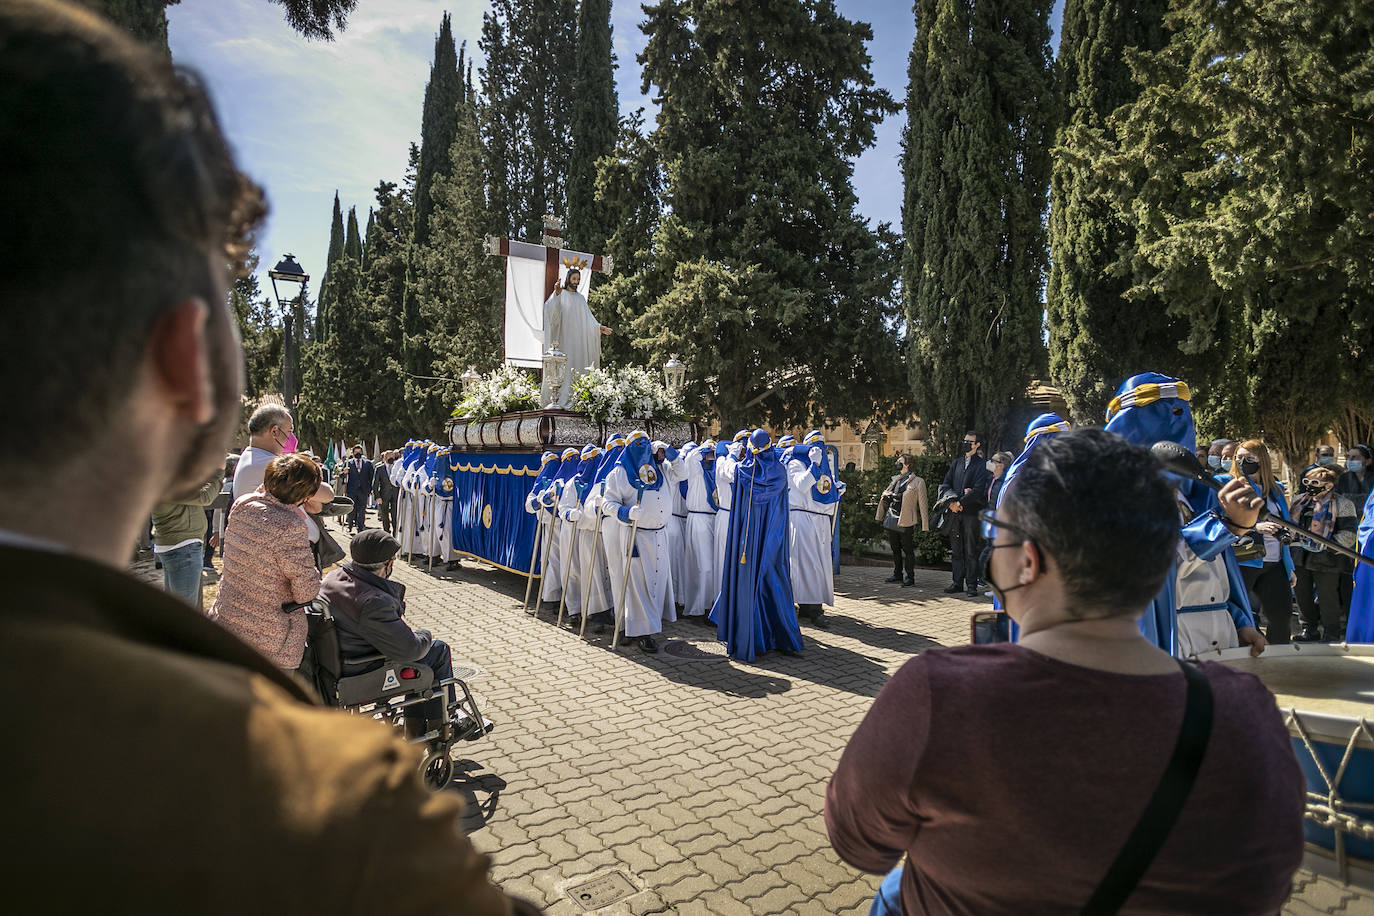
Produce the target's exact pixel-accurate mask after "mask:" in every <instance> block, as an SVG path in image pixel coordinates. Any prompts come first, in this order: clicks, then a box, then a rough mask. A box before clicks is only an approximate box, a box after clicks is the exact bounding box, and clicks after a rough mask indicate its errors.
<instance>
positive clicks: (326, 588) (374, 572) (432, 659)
mask: <svg viewBox="0 0 1374 916" xmlns="http://www.w3.org/2000/svg"><path fill="white" fill-rule="evenodd" d="M400 549H401V544H400V542H399V541H397V540H396V539H395V538H394V537H392V536H391V535H389V534H387V533H386V532H385V531H382V530H381V529H379V528H369V529H368V530H367V531H364V532H363V533H362V534H360V535H358V536H357V537H355V538H353V541H352V542H351V543H350V544H349V545H348V552H349V554H350V555H352V557H353V559H352V561H351V562H349V563H345V564H343V565H342V566H340V567H339V568H338V569H335V570H333V571H332V572H330V573H329V574H328V575H327V576H325V577H324V581H323V582H321V583H320V596H321V597H322V598H324V599H325V600H327V601H328V602H329V608H330V610H331V611H332V612H333V614H334V628H335V630H336V631H337V632H338V635H339V655H340V656H341V658H342V661H343V673H344V675H346V676H348V675H354V674H362V673H363V672H365V671H371V670H372V669H374V668H379V667H381V664H382V663H381V662H377V661H371V662H368V661H360V659H365V658H367V657H368V656H373V655H378V654H380V655H385V656H386V657H387V658H388V659H390V660H392V661H398V662H420V663H422V664H424V665H428V666H429V667H430V668H432V669H434V679H435V680H442V679H444V678H449V677H453V660H452V657H451V656H450V654H449V649H448V645H447V644H446V643H445V642H444V641H443V640H442V639H435V638H434V637H433V636H431V635H430V632H429V631H428V630H412V629H411V628H410V625H409V624H407V623H406V622H405V621H404V620H403V619H402V618H403V617H404V616H405V612H406V602H405V594H406V587H405V586H404V585H402V584H401V583H399V582H392V581H391V579H390V576H391V570H392V566H393V565H394V564H395V562H396V554H397V553H398V552H400Z"/></svg>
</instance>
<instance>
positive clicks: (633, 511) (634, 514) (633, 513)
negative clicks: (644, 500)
mask: <svg viewBox="0 0 1374 916" xmlns="http://www.w3.org/2000/svg"><path fill="white" fill-rule="evenodd" d="M628 515H629V516H630V521H632V522H637V521H639V507H638V506H631V507H630V511H629V513H628Z"/></svg>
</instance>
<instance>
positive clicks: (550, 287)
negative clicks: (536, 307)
mask: <svg viewBox="0 0 1374 916" xmlns="http://www.w3.org/2000/svg"><path fill="white" fill-rule="evenodd" d="M541 241H542V242H543V244H542V245H531V244H530V243H529V242H517V241H515V240H513V239H498V238H496V237H495V236H493V235H489V236H487V239H486V242H487V254H491V255H496V256H497V257H502V258H527V259H528V260H531V261H543V262H544V299H545V300H546V301H547V300H548V298H549V297H550V296H552V295H553V291H554V289H555V288H556V287H557V286H558V273H559V270H558V267H559V264H560V254H561V255H562V256H563V257H565V258H575V259H576V262H577V264H578V265H579V266H580V267H582V268H584V269H588V270H594V271H597V272H598V273H602V274H605V275H607V276H610V274H611V270H612V265H611V257H610V255H599V254H587V253H585V252H580V251H568V250H567V249H565V248H564V247H563V221H562V220H561V219H559V218H558V217H556V216H552V215H550V216H545V217H544V238H543V239H542V240H541ZM584 262H585V263H584Z"/></svg>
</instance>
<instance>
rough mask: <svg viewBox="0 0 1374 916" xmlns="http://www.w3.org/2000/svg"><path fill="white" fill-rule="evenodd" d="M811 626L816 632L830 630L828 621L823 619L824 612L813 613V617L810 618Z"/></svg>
mask: <svg viewBox="0 0 1374 916" xmlns="http://www.w3.org/2000/svg"><path fill="white" fill-rule="evenodd" d="M811 625H812V626H813V627H815V628H816V629H818V630H828V629H830V621H829V620H827V619H826V618H825V612H824V611H817V612H816V613H815V616H813V617H812V618H811Z"/></svg>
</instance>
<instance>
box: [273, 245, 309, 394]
mask: <svg viewBox="0 0 1374 916" xmlns="http://www.w3.org/2000/svg"><path fill="white" fill-rule="evenodd" d="M267 276H268V277H269V278H270V279H271V280H272V295H274V296H275V297H276V299H277V305H278V306H279V307H280V308H281V311H282V324H283V326H284V328H285V331H286V334H285V338H284V340H283V341H282V358H281V396H282V401H284V402H285V404H286V409H287V410H288V411H290V412H291V413H292V415H294V414H295V412H296V369H297V368H298V363H299V362H300V359H299V355H298V353H297V351H298V350H299V349H300V341H299V339H298V338H299V337H301V336H303V335H304V333H305V285H306V283H307V282H309V280H310V275H309V274H307V273H306V272H305V271H304V270H303V269H302V268H301V265H300V264H298V263H296V256H295V255H293V254H288V255H286V256H285V257H283V258H282V259H281V260H280V261H278V262H277V266H276V267H273V268H272V269H271V270H269V271H268V272H267ZM278 282H280V283H281V286H278V285H277V284H278ZM293 286H294V287H295V288H296V292H295V295H294V296H292V297H291V298H289V299H287V298H283V292H286V293H289V292H290V290H291V288H292V287H293ZM283 287H284V288H285V289H283ZM293 303H296V304H298V305H296V306H293ZM297 313H299V315H300V325H299V326H295V325H296V316H297ZM293 330H294V334H293Z"/></svg>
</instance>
